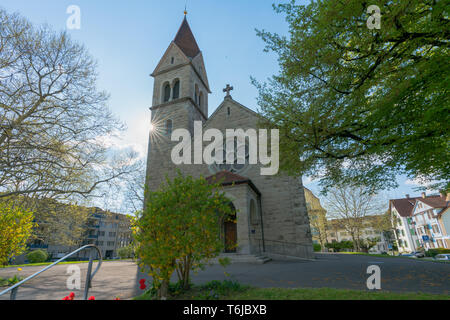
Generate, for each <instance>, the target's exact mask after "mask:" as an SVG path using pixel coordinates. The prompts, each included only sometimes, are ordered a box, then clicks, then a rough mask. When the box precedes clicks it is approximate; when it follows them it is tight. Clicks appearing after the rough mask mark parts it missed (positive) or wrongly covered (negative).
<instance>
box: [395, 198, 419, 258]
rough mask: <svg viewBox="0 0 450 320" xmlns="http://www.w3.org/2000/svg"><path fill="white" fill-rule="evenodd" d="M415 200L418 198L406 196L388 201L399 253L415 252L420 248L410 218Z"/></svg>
mask: <svg viewBox="0 0 450 320" xmlns="http://www.w3.org/2000/svg"><path fill="white" fill-rule="evenodd" d="M416 199H418V197H414V198H411V197H410V196H409V195H408V194H407V195H406V197H405V198H401V199H391V200H389V212H390V215H391V225H392V229H393V230H394V235H395V240H396V242H397V247H398V251H399V252H400V253H410V252H413V251H416V249H417V248H418V247H419V246H420V241H419V239H418V237H417V233H416V230H415V228H414V225H413V218H412V214H413V210H414V206H415V203H416Z"/></svg>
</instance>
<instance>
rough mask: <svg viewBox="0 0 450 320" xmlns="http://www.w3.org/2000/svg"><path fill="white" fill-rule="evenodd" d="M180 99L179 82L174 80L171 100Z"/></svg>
mask: <svg viewBox="0 0 450 320" xmlns="http://www.w3.org/2000/svg"><path fill="white" fill-rule="evenodd" d="M179 97H180V80H178V79H177V80H175V83H174V85H173V99H174V100H175V99H178V98H179Z"/></svg>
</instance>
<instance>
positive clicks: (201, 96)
mask: <svg viewBox="0 0 450 320" xmlns="http://www.w3.org/2000/svg"><path fill="white" fill-rule="evenodd" d="M202 105H203V92H200V95H199V96H198V106H199V107H200V108H201V107H202Z"/></svg>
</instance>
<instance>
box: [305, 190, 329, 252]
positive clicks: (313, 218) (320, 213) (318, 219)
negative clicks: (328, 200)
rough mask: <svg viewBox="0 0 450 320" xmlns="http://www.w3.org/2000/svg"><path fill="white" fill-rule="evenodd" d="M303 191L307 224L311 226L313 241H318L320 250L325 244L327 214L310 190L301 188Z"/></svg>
mask: <svg viewBox="0 0 450 320" xmlns="http://www.w3.org/2000/svg"><path fill="white" fill-rule="evenodd" d="M303 190H304V192H305V200H306V209H307V211H308V216H309V223H310V224H311V231H312V233H313V240H317V241H319V243H320V246H321V248H325V243H327V217H326V214H327V212H326V210H325V209H324V208H323V207H322V205H321V204H320V200H319V198H317V197H316V196H315V195H314V194H313V193H312V192H311V190H309V189H307V188H303Z"/></svg>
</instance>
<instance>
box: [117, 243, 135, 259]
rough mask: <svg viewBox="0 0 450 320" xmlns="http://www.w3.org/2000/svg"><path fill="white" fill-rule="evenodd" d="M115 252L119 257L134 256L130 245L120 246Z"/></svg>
mask: <svg viewBox="0 0 450 320" xmlns="http://www.w3.org/2000/svg"><path fill="white" fill-rule="evenodd" d="M117 254H118V255H119V257H120V259H128V258H133V257H134V249H133V247H132V246H131V245H130V246H126V247H122V248H119V249H118V250H117Z"/></svg>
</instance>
